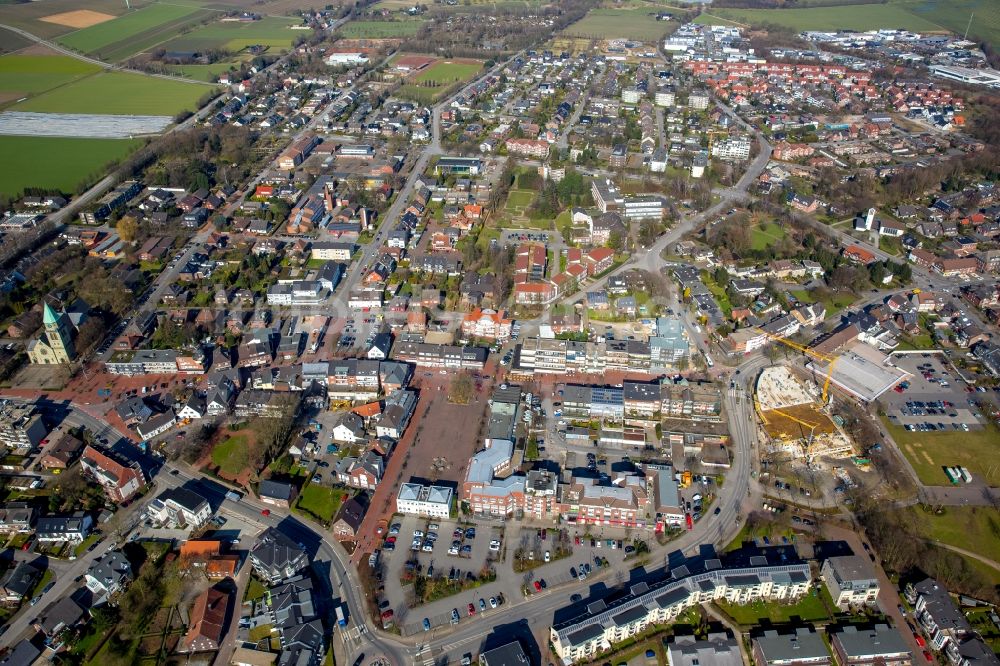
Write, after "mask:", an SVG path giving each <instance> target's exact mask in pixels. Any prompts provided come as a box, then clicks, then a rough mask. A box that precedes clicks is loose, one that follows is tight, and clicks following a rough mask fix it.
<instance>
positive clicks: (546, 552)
mask: <svg viewBox="0 0 1000 666" xmlns="http://www.w3.org/2000/svg"><path fill="white" fill-rule="evenodd" d="M544 559H545V561H546V562H551V561H552V553H550V552H549V551H545V558H544Z"/></svg>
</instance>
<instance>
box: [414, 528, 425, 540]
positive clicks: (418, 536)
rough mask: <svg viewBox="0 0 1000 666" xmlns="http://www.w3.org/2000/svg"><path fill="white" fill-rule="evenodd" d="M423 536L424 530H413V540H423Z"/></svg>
mask: <svg viewBox="0 0 1000 666" xmlns="http://www.w3.org/2000/svg"><path fill="white" fill-rule="evenodd" d="M423 536H424V532H423V530H413V538H414V539H421V538H423Z"/></svg>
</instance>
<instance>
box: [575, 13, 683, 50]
mask: <svg viewBox="0 0 1000 666" xmlns="http://www.w3.org/2000/svg"><path fill="white" fill-rule="evenodd" d="M656 13H657V10H656V8H649V9H631V10H630V9H591V10H590V11H589V12H588V13H587V15H586V16H584V17H583V18H582V19H580V20H579V21H577V22H576V23H573V24H572V25H569V26H567V27H566V28H565V29H564V30H563V31H562V33H561V34H562V35H565V36H568V37H584V38H588V39H635V40H640V41H647V42H655V41H658V40H659V39H660V38H661V37H663V36H664V35H666V34H667V32H668V31H669V30H670V28H671V27H672V26H674V25H676V24H674V23H671V22H670V21H657V20H656Z"/></svg>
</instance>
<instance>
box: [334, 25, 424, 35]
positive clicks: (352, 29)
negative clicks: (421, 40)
mask: <svg viewBox="0 0 1000 666" xmlns="http://www.w3.org/2000/svg"><path fill="white" fill-rule="evenodd" d="M423 24H424V22H423V21H350V22H348V23H345V24H344V26H343V27H342V28H340V30H339V33H340V35H341V36H342V37H347V38H351V39H384V38H391V37H410V36H412V35H415V34H417V33H418V32H419V31H420V27H421V26H422V25H423Z"/></svg>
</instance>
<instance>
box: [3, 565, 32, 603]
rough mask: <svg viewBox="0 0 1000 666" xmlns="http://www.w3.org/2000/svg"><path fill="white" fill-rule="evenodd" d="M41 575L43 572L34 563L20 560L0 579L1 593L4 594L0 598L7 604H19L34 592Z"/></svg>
mask: <svg viewBox="0 0 1000 666" xmlns="http://www.w3.org/2000/svg"><path fill="white" fill-rule="evenodd" d="M41 577H42V572H41V571H39V570H38V569H37V568H36V567H35V565H34V564H30V563H28V562H18V563H17V564H16V565H15V566H14V567H13V568H12V569H10V570H8V571H7V573H6V574H5V575H4V577H3V580H2V581H0V594H2V595H3V597H2V599H0V600H2V601H3V603H4V604H5V605H7V606H17V605H18V604H20V603H21V602H22V601H24V599H26V598H27V597H28V596H29V595H30V594H31V593H32V591H33V590H34V589H35V584H36V583H38V579H39V578H41Z"/></svg>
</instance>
